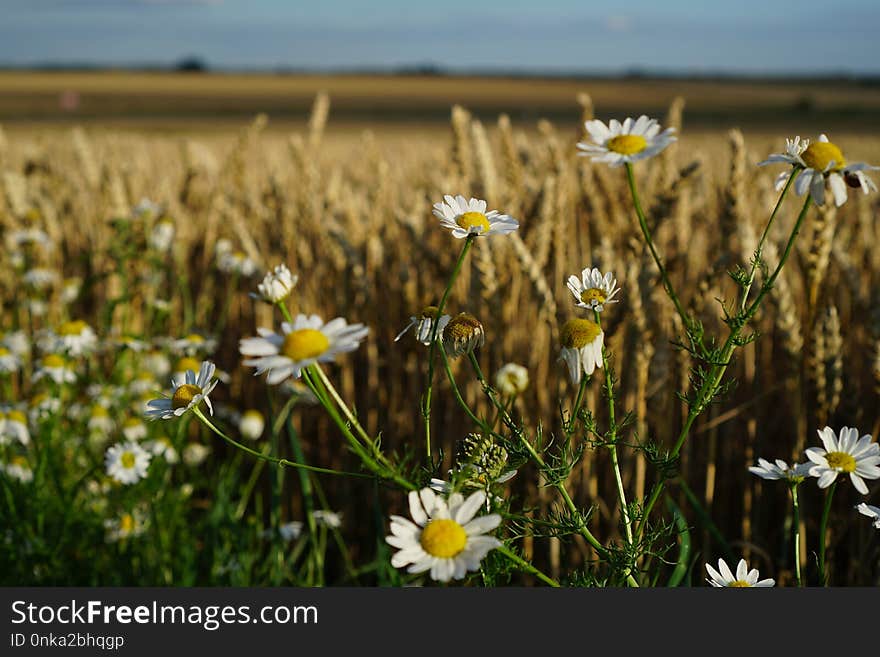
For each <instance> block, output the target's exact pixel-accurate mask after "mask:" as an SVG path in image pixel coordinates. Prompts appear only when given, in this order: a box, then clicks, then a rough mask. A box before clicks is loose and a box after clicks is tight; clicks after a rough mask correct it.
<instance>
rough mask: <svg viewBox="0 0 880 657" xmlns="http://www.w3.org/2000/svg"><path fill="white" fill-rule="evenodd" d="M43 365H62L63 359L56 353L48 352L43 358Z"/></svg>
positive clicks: (56, 366) (55, 366)
mask: <svg viewBox="0 0 880 657" xmlns="http://www.w3.org/2000/svg"><path fill="white" fill-rule="evenodd" d="M43 367H53V368H58V367H64V359H63V358H62V357H61V356H59V355H58V354H49V355H48V356H46V357H44V358H43Z"/></svg>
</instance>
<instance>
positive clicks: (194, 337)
mask: <svg viewBox="0 0 880 657" xmlns="http://www.w3.org/2000/svg"><path fill="white" fill-rule="evenodd" d="M184 340H186V341H187V342H190V343H192V344H202V343H203V342H204V341H205V338H203V337H202V336H201V335H199V334H198V333H190V334H189V335H188V336H186V337H185V338H184Z"/></svg>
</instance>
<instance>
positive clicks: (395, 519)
mask: <svg viewBox="0 0 880 657" xmlns="http://www.w3.org/2000/svg"><path fill="white" fill-rule="evenodd" d="M485 501H486V494H485V493H484V492H483V491H476V492H475V493H472V494H471V495H470V496H469V497H468V498H467V499H465V498H464V496H463V495H461V494H460V493H453V494H452V495H450V496H449V499H448V500H447V499H445V498H443V497H442V496H440V495H437V494H436V493H435V492H434V491H433V490H431V489H430V488H423V489H422V490H421V491H419V492H416V491H411V492H410V493H409V512H410V515H411V516H412V521H410V520H409V519H407V518H404V517H402V516H391V535H390V536H387V537H386V538H385V540H386V542H387V543H388V544H389V545H391V546H392V547H395V548H397V549H398V552H396V553H395V554H394V556H393V557H392V558H391V565H392V566H394V567H395V568H402V567H403V566H407V565H408V566H409V567H408V568H407V572H409V573H423V572H425V571H430V575H431V578H432V579H434V580H436V581H438V582H448V581H449V580H450V579H453V578H455V579H462V578H463V577H464V576H465V575H466V574H467V572H468V571H473V570H478V569H479V567H480V562H481V561H482V560H483V559H484V558H485V556H486V555H487V554H488V553H489V551H490V550H492V549H494V548H497V547H500V546H501V541H499V540H498V539H497V538H495V537H493V536H486V534H487V533H488V532H490V531H492V530H494V529H495V528H496V527H498V525H499V524H501V516H500V515H498V514H490V515H485V516H478V517H475V516H476V513H477V511H478V510H479V509H480V507H482V506H483V503H484V502H485Z"/></svg>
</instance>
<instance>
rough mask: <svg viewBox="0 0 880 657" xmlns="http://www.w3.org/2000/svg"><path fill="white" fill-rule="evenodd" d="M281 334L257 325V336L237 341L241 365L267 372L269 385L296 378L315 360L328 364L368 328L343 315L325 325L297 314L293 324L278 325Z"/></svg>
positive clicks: (352, 346)
mask: <svg viewBox="0 0 880 657" xmlns="http://www.w3.org/2000/svg"><path fill="white" fill-rule="evenodd" d="M281 331H282V332H281V334H280V335H279V334H277V333H274V332H273V331H271V330H269V329H264V328H260V329H257V332H258V333H259V334H260V337H258V338H245V339H244V340H241V342H240V343H239V351H241V354H242V355H243V356H250V357H251V358H249V359H248V360H245V361H242V364H244V365H246V366H248V367H256V368H257V371H256V372H255V375H260V374H262V373H263V372H268V373H269V374H268V376H267V377H266V382H267V383H268V384H269V385H276V384H278V383H281V382H282V381H284V380H285V379H287V378H288V377H293V378H295V379H298V378H299V377H300V375H301V374H302V371H303V370H304V369H305V368H306V367H308V366H309V365H313V364H314V363H329V362H332V361H334V360H335V359H336V356H337V355H338V354H341V353H346V352H349V351H354V350H355V349H357V348H358V346H359V345H360V343H361V340H363V339H364V338H365V337H366V336H367V333H368V332H369V329H368V328H366V327H365V326H364V325H363V324H348V323H347V322H346V321H345V320H344V319H343V318H342V317H337V318H336V319H333V320H330V321H329V322H327V323H326V324H325V323H324V322H323V321H322V320H321V318H320V317H318V316H317V315H309V316H307V315H297V316H296V317H295V318H294V320H293V323H292V324H290V323H288V322H284V323H283V324H281Z"/></svg>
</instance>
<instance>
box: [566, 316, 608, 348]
mask: <svg viewBox="0 0 880 657" xmlns="http://www.w3.org/2000/svg"><path fill="white" fill-rule="evenodd" d="M601 332H602V329H601V328H599V325H598V324H596V322H591V321H590V320H589V319H570V320H568V321H567V322H566V323H565V324H563V325H562V329H561V330H560V341H561V342H562V346H563V347H568V348H569V349H583V348H584V347H586V346H587V345H588V344H590V343H592V342H593V340H595V339H596V338H597V337H598V335H599V333H601Z"/></svg>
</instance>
